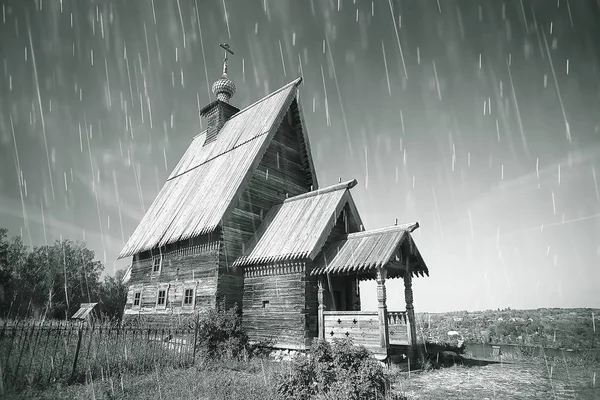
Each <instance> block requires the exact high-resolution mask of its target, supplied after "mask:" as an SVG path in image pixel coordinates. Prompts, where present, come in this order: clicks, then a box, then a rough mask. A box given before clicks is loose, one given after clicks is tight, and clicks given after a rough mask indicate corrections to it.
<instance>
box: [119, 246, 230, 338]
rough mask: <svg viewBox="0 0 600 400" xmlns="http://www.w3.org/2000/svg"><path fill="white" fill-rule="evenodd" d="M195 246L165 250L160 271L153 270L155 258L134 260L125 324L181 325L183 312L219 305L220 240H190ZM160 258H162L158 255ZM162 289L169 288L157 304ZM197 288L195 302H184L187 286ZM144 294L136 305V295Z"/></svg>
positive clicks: (147, 325) (148, 325)
mask: <svg viewBox="0 0 600 400" xmlns="http://www.w3.org/2000/svg"><path fill="white" fill-rule="evenodd" d="M190 243H191V244H194V245H193V246H191V247H180V248H179V249H177V250H173V251H171V252H165V253H162V265H161V268H160V271H158V272H154V271H153V260H154V258H145V259H139V258H138V259H137V260H135V261H134V262H133V266H132V270H131V280H130V286H129V290H128V293H127V301H126V303H125V312H124V316H123V323H124V324H125V325H128V324H132V323H134V322H133V320H136V321H137V322H135V323H139V324H142V325H143V326H144V327H149V328H167V327H169V324H178V323H179V322H180V320H181V318H182V317H181V315H185V314H190V313H192V312H193V311H194V310H201V309H206V308H208V307H212V306H214V305H215V301H216V295H217V288H218V273H219V248H220V245H219V242H218V241H215V240H212V241H209V239H208V238H207V237H206V238H197V239H195V240H193V241H190ZM157 257H160V255H159V256H157ZM159 288H160V289H161V290H166V298H165V304H164V305H162V306H161V305H157V297H158V291H159ZM186 288H190V289H194V305H193V306H190V305H184V304H183V298H184V293H185V289H186ZM136 293H140V294H141V296H140V304H139V306H134V301H135V294H136Z"/></svg>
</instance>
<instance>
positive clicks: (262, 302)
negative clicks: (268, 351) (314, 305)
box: [242, 263, 316, 349]
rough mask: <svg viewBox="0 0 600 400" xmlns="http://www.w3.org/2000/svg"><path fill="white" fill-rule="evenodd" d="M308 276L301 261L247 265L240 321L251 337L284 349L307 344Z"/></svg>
mask: <svg viewBox="0 0 600 400" xmlns="http://www.w3.org/2000/svg"><path fill="white" fill-rule="evenodd" d="M307 280H308V279H307V278H306V268H305V265H304V264H303V263H294V264H287V265H285V266H283V265H275V266H254V267H247V268H246V272H245V274H244V301H243V317H242V325H243V327H244V329H246V331H247V332H248V336H249V338H250V340H251V341H255V342H269V343H270V345H271V346H273V347H279V348H287V349H304V348H306V347H307V345H310V343H311V342H312V338H311V337H310V335H309V334H308V329H307V327H308V320H309V319H310V318H307V314H308V312H309V310H307V306H306V301H305V296H306V287H307ZM315 321H316V319H315ZM315 331H316V329H315Z"/></svg>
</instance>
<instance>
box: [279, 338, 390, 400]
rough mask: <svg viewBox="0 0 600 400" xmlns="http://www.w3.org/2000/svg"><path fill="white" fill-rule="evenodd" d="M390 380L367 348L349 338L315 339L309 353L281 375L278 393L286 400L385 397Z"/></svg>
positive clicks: (297, 357)
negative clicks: (320, 397)
mask: <svg viewBox="0 0 600 400" xmlns="http://www.w3.org/2000/svg"><path fill="white" fill-rule="evenodd" d="M387 384H388V380H387V378H386V376H385V374H384V370H383V367H382V365H381V364H380V363H379V362H377V361H376V360H374V359H373V358H371V354H370V352H369V351H368V350H367V349H365V348H364V347H362V346H360V347H358V346H354V345H353V344H352V342H351V341H349V340H340V341H334V343H333V344H330V343H329V342H326V341H315V342H314V343H313V345H312V346H311V348H310V350H309V352H308V354H307V355H306V356H305V355H299V356H296V357H295V358H294V359H293V360H292V364H291V368H290V371H289V373H288V374H280V376H279V377H278V383H277V392H278V393H279V395H280V396H282V397H283V398H286V399H298V400H301V399H302V400H303V399H310V398H313V397H315V396H326V398H329V399H352V400H354V399H356V400H358V399H371V398H375V397H382V398H383V394H384V393H385V389H386V387H387Z"/></svg>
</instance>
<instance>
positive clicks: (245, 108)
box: [227, 77, 302, 121]
mask: <svg viewBox="0 0 600 400" xmlns="http://www.w3.org/2000/svg"><path fill="white" fill-rule="evenodd" d="M301 83H302V77H299V78H296V79H294V80H293V81H291V82H290V83H288V84H287V85H285V86H282V87H280V88H279V89H277V90H276V91H274V92H271V93H269V94H268V95H266V96H264V97H263V98H261V99H259V100H256V101H255V102H254V103H252V104H250V105H249V106H246V107H244V108H242V109H241V110H240V111H238V112H236V113H235V114H233V115H232V116H231V118H229V119H228V120H227V121H231V120H232V119H234V118H235V117H237V116H238V115H240V114H241V113H243V112H244V111H247V110H249V109H250V108H252V107H254V106H255V105H257V104H258V103H261V102H263V101H265V100H267V99H268V98H269V97H272V96H274V95H275V94H277V93H279V92H281V91H283V90H285V89H287V88H289V87H290V86H292V85H295V86H298V85H300V84H301Z"/></svg>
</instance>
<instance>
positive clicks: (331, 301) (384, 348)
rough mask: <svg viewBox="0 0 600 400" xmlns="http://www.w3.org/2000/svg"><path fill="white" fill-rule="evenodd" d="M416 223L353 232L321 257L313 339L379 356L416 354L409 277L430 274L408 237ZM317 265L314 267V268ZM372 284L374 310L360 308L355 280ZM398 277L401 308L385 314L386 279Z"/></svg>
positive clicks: (318, 269)
mask: <svg viewBox="0 0 600 400" xmlns="http://www.w3.org/2000/svg"><path fill="white" fill-rule="evenodd" d="M418 226H419V225H418V224H417V223H415V224H407V225H401V226H393V227H390V228H385V229H380V230H374V231H366V232H357V233H352V234H349V235H347V236H346V238H345V239H344V240H341V241H339V242H338V243H335V244H333V245H332V246H331V247H330V248H329V250H328V251H326V252H325V253H324V255H323V258H322V259H321V260H318V261H319V262H320V265H321V266H320V267H317V268H315V269H314V270H313V271H312V275H317V276H318V313H319V314H318V337H319V338H320V339H324V340H327V341H333V340H335V339H351V340H352V341H353V343H354V344H356V345H363V346H365V347H366V348H367V349H369V350H370V351H372V352H373V353H375V355H376V356H377V357H378V358H381V359H384V358H386V357H388V356H390V355H395V354H401V353H404V354H407V355H408V356H409V357H410V358H412V357H414V356H415V355H416V350H417V334H416V326H415V315H414V305H413V291H412V279H413V277H417V276H425V275H427V276H428V275H429V271H428V269H427V266H426V265H425V263H424V261H423V259H422V257H421V255H420V253H419V251H418V249H417V247H416V245H415V243H414V241H413V239H412V237H411V236H410V233H411V232H412V231H414V230H415V229H417V228H418ZM317 265H319V264H317ZM372 279H374V280H376V282H377V311H362V310H361V309H360V289H359V288H360V285H359V283H360V281H363V280H372ZM388 279H403V281H404V302H405V307H406V308H405V310H398V311H396V310H388V305H387V293H386V285H385V283H386V280H388Z"/></svg>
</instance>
